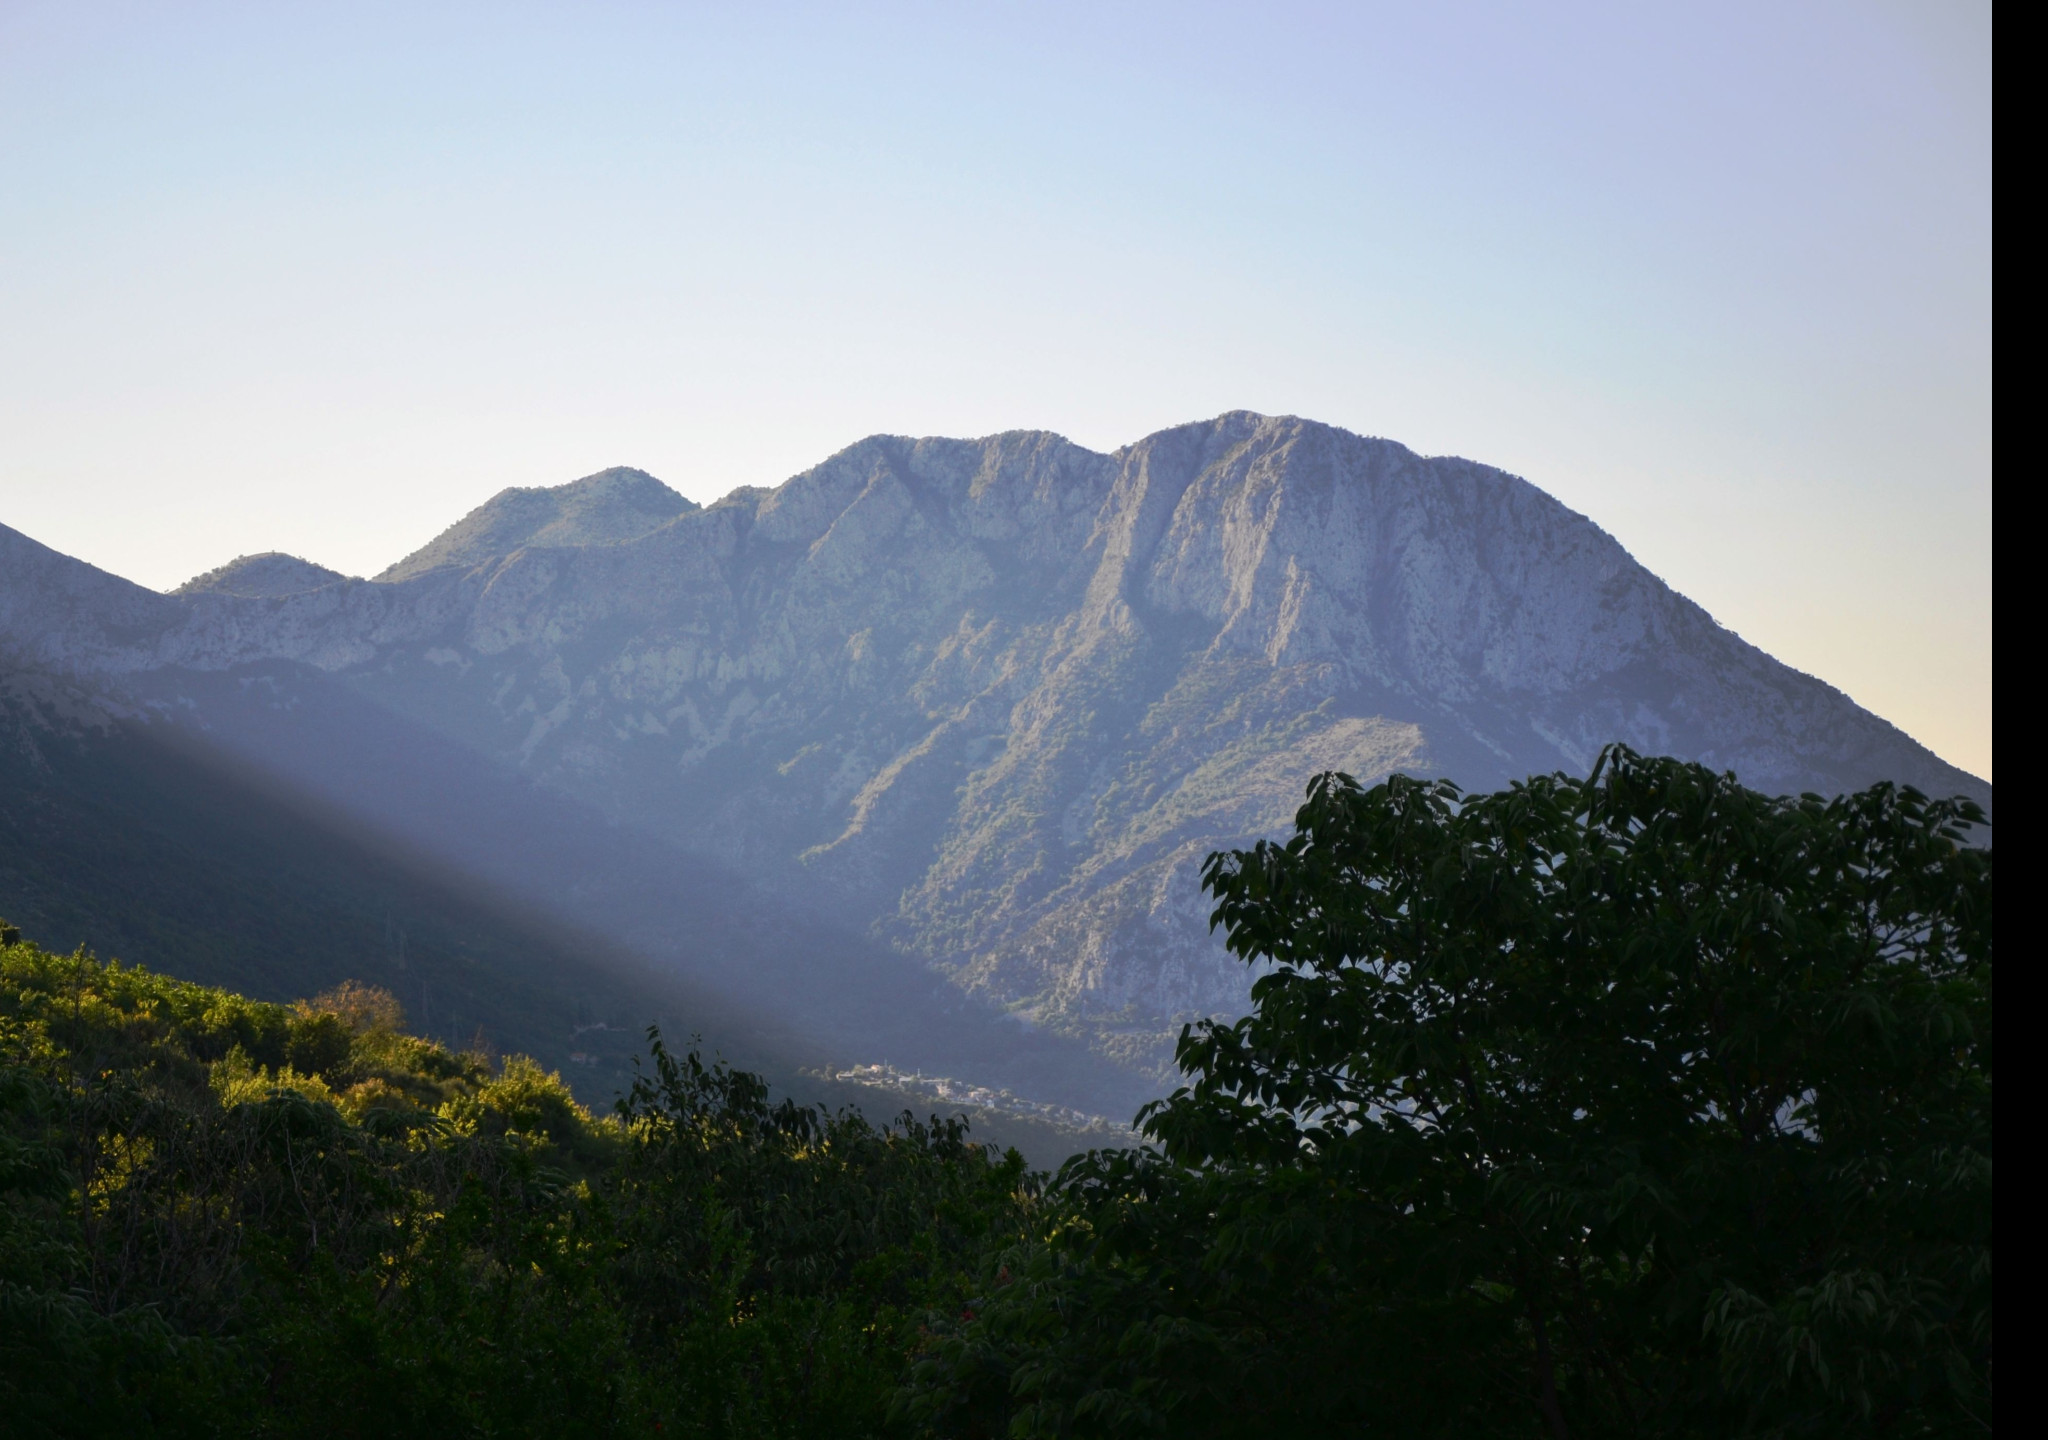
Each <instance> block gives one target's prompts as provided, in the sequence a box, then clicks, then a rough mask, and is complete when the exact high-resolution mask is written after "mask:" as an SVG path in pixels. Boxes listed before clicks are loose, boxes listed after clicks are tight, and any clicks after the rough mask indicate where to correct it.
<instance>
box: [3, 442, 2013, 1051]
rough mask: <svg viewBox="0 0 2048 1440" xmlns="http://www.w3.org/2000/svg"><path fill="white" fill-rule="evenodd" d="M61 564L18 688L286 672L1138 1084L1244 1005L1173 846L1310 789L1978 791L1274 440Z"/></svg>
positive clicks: (1734, 652) (829, 478) (1370, 458)
mask: <svg viewBox="0 0 2048 1440" xmlns="http://www.w3.org/2000/svg"><path fill="white" fill-rule="evenodd" d="M650 487H651V488H650ZM656 491H659V492H660V493H659V494H657V493H656ZM664 496H666V497H667V498H663V497H664ZM7 543H11V544H13V545H15V546H16V547H17V548H18V547H19V546H20V545H22V544H32V542H23V541H21V540H20V539H19V537H16V539H15V540H13V541H11V542H7ZM35 548H36V549H38V550H39V549H40V547H35ZM5 553H12V552H9V551H6V550H5V546H4V545H0V558H4V554H5ZM44 554H45V555H46V556H47V554H48V552H44ZM37 563H38V564H45V562H44V561H41V560H39V561H37ZM45 568H46V569H47V568H48V567H47V565H46V564H45ZM84 569H85V567H74V570H75V571H83V570H84ZM67 575H68V578H66V579H64V581H63V582H62V584H61V585H59V586H57V590H61V591H62V592H63V593H62V595H58V594H56V592H55V591H53V592H52V596H51V597H49V598H48V600H47V603H45V602H44V601H23V600H21V599H20V598H19V597H18V596H17V597H15V598H13V599H10V598H8V595H9V594H11V593H12V592H13V591H14V590H15V589H17V588H18V587H17V586H15V585H14V584H13V582H11V581H10V582H8V584H7V585H6V586H5V587H4V591H5V593H0V623H4V624H5V625H6V627H7V629H8V630H9V632H10V633H17V635H18V639H17V643H18V644H24V645H31V646H36V647H39V649H38V651H37V653H38V654H39V655H40V656H41V657H42V658H43V659H44V660H46V661H54V660H57V659H60V658H62V659H65V660H66V662H67V663H69V664H72V665H73V666H75V667H78V668H84V669H93V670H98V671H100V672H103V673H117V672H124V671H125V672H136V671H146V670H150V669H159V668H162V667H167V666H187V667H194V668H202V669H204V668H212V669H218V668H223V667H231V666H235V665H238V664H245V663H248V662H251V661H255V660H274V659H279V658H283V659H291V660H297V661H301V662H304V663H306V664H310V665H314V666H317V667H319V668H321V669H323V670H325V671H328V672H329V673H331V674H332V675H334V676H336V677H338V678H340V679H342V680H344V681H346V682H347V683H348V684H349V685H351V686H352V687H354V688H355V689H356V690H358V691H359V692H360V693H362V694H364V695H366V696H368V697H371V698H374V699H376V700H377V701H378V702H379V703H381V704H383V705H386V706H389V707H392V708H394V709H396V710H399V711H401V712H403V713H404V714H405V715H407V716H409V717H412V718H413V719H416V720H420V721H424V722H425V723H427V724H429V725H431V726H432V727H434V728H435V729H436V730H439V731H440V732H442V733H443V734H445V735H448V736H452V737H455V738H458V739H460V740H462V741H464V742H465V743H467V744H469V745H471V746H473V747H475V748H476V749H478V750H481V751H483V752H484V753H486V754H488V755H492V756H495V757H498V758H500V759H502V760H503V761H505V762H506V763H507V764H510V765H515V766H517V767H518V768H520V769H521V770H522V771H524V772H525V773H526V774H527V775H529V776H531V777H533V778H534V779H536V780H538V781H541V782H542V783H544V784H546V785H548V786H551V787H554V788H556V789H558V790H560V791H563V792H566V793H569V794H572V795H575V796H577V797H580V798H582V799H585V800H588V801H592V802H594V803H596V804H598V805H599V806H601V807H602V808H603V809H604V810H605V811H606V812H607V813H608V814H610V815H612V816H613V817H615V818H616V819H617V820H618V821H620V822H621V823H624V824H629V825H632V826H635V827H639V828H641V829H643V830H646V831H649V832H652V833H654V834H658V835H660V836H662V837H663V838H665V839H666V840H669V841H671V842H675V843H679V844H682V845H684V846H687V847H691V848H694V849H696V850H699V851H702V852H704V853H706V854H711V855H716V856H717V857H719V858H720V859H721V860H722V861H725V862H728V863H732V864H737V865H740V866H743V867H744V868H745V869H746V870H747V871H748V872H749V873H750V874H751V875H752V876H754V877H755V880H756V883H757V884H758V885H759V886H760V888H761V889H762V891H763V892H764V893H766V894H769V895H772V896H775V897H779V899H780V901H781V902H782V903H786V904H789V905H792V906H810V907H816V908H819V909H823V910H827V911H830V912H831V913H834V914H837V915H840V916H850V917H853V918H854V919H855V921H856V922H857V923H858V924H859V925H860V926H861V927H863V928H866V929H867V930H869V931H870V933H872V934H874V935H876V936H879V937H881V938H884V939H886V940H887V941H888V942H889V943H891V944H892V945H894V946H896V947H898V948H899V949H901V950H904V951H907V952H909V953H912V954H915V955H918V956H921V957H923V958H924V959H926V960H928V961H929V962H930V963H931V964H933V965H934V966H937V967H939V968H940V969H942V970H943V971H945V972H946V973H948V974H950V975H951V976H952V977H953V978H954V979H955V980H956V981H957V982H958V983H959V984H960V985H961V986H963V987H966V988H967V989H969V990H971V991H973V992H975V993H977V994H980V995H982V996H985V997H987V998H989V999H990V1000H992V1001H993V1002H995V1003H997V1004H999V1005H1001V1006H1003V1007H1006V1008H1008V1009H1010V1010H1011V1011H1013V1012H1014V1013H1015V1014H1017V1015H1018V1016H1019V1017H1020V1018H1022V1019H1025V1020H1028V1021H1032V1022H1037V1023H1043V1024H1049V1025H1053V1026H1056V1027H1059V1028H1062V1029H1069V1030H1075V1031H1079V1032H1082V1033H1085V1034H1087V1035H1088V1036H1090V1037H1091V1039H1092V1040H1093V1041H1094V1043H1096V1044H1097V1045H1098V1046H1099V1047H1101V1048H1102V1049H1104V1050H1105V1051H1107V1052H1109V1053H1111V1054H1113V1055H1116V1056H1118V1057H1120V1058H1123V1059H1125V1060H1127V1061H1129V1062H1131V1063H1134V1064H1138V1065H1140V1066H1144V1067H1151V1066H1156V1065H1158V1064H1160V1063H1161V1061H1162V1059H1163V1057H1164V1055H1165V1053H1166V1043H1167V1037H1169V1036H1170V1035H1171V1034H1172V1032H1173V1030H1174V1028H1175V1027H1176V1026H1177V1024H1178V1023H1179V1021H1180V1020H1181V1019H1183V1018H1185V1017H1187V1016H1189V1015H1192V1014H1196V1013H1208V1012H1215V1011H1227V1010H1231V1009H1233V1008H1235V1007H1237V1006H1239V1005H1241V1004H1242V1003H1243V1001H1244V996H1245V989H1246V983H1247V977H1246V975H1245V973H1244V970H1243V967H1242V966H1240V965H1238V964H1237V963H1236V962H1234V961H1231V960H1229V959H1228V958H1227V957H1225V956H1224V955H1223V954H1222V952H1221V950H1220V947H1218V946H1217V945H1216V944H1215V942H1214V941H1213V940H1212V939H1211V937H1210V936H1209V935H1208V933H1207V926H1206V907H1205V906H1204V904H1203V903H1202V897H1201V895H1200V893H1199V891H1198V887H1197V882H1196V874H1197V872H1198V870H1199V867H1200V864H1201V861H1202V858H1203V857H1204V856H1205V855H1206V854H1208V853H1209V852H1210V851H1211V850H1213V849H1216V848H1218V847H1220V846H1230V845H1237V844H1242V843H1244V842H1245V841H1247V840H1248V839H1250V838H1252V837H1254V836H1258V835H1262V834H1270V833H1273V832H1274V831H1276V830H1279V829H1281V828H1284V827H1285V826H1286V825H1287V823H1288V821H1289V819H1290V817H1291V815H1292V813H1293V810H1294V808H1295V806H1296V805H1297V804H1298V803H1299V801H1300V797H1301V791H1302V787H1303V785H1304V783H1305V782H1306V780H1307V779H1308V778H1309V776H1311V775H1313V774H1315V773H1317V772H1319V771H1322V770H1328V769H1343V770H1348V771H1350V772H1351V773H1353V774H1355V775H1357V776H1359V777H1360V778H1361V779H1367V780H1370V779H1375V778H1378V777H1380V776H1383V775H1385V774H1387V773H1389V772H1391V771H1393V770H1407V771H1411V772H1419V773H1429V774H1448V775H1450V776H1452V777H1453V778H1456V779H1458V780H1459V781H1461V782H1462V783H1465V784H1467V785H1468V786H1490V785H1495V784H1499V783H1503V782H1505V781H1506V780H1508V779H1511V778H1514V777H1518V776H1521V775H1525V774H1529V773H1531V772H1535V771H1544V770H1552V769H1558V768H1568V769H1582V768H1583V767H1585V766H1586V765H1588V764H1589V763H1590V762H1591V760H1592V757H1593V756H1594V755H1595V754H1596V753H1597V751H1598V749H1599V747H1600V746H1601V745H1603V744H1604V743H1606V742H1608V741H1610V740H1617V739H1618V740H1623V741H1626V742H1628V743H1629V744H1631V745H1634V746H1636V747H1637V748H1639V749H1643V750H1647V751H1656V752H1662V753H1671V754H1678V755H1683V756H1688V757H1693V758H1698V759H1701V760H1704V761H1706V762H1708V763H1710V764H1713V765H1716V766H1720V767H1725V768H1729V769H1733V770H1735V771H1737V772H1738V773H1739V774H1740V775H1742V776H1743V778H1744V779H1745V780H1747V781H1748V782H1749V783H1751V784H1754V785H1758V786H1761V787H1765V788H1770V789H1777V790H1785V791H1792V790H1805V789H1818V790H1823V791H1833V790H1840V789H1844V788H1849V787H1854V786H1859V785H1862V784H1865V783H1868V782H1869V781H1872V780H1875V779H1878V778H1892V779H1897V780H1901V781H1904V782H1907V783H1911V784H1914V785H1917V786H1919V787H1920V788H1922V789H1925V790H1930V791H1939V792H1948V793H1953V792H1966V793H1971V794H1974V795H1977V796H1978V797H1979V798H1980V799H1982V800H1984V801H1985V802H1986V803H1987V804H1988V802H1989V798H1990V792H1989V787H1987V786H1984V785H1982V784H1981V783H1979V782H1977V781H1975V780H1973V779H1972V778H1971V777H1969V776H1967V775H1965V774H1963V773H1962V772H1960V771H1958V770H1956V769H1954V768H1953V767H1950V766H1948V765H1945V764H1943V763H1942V762H1941V761H1940V760H1939V759H1937V758H1936V757H1935V756H1933V755H1931V754H1930V753H1928V752H1927V751H1926V750H1925V749H1923V748H1922V747H1920V746H1918V745H1917V744H1915V743H1914V742H1912V741H1911V740H1910V739H1908V738H1907V737H1906V736H1905V735H1903V734H1901V733H1900V732H1899V731H1898V730H1896V729H1895V728H1893V727H1892V726H1890V725H1888V724H1886V723H1885V722H1884V721H1882V720H1880V719H1878V718H1877V717H1875V716H1873V715H1870V714H1869V713H1868V712H1866V711H1863V710H1861V709H1859V708H1858V707H1857V706H1855V705H1854V704H1853V703H1851V702H1850V701H1849V700H1848V699H1847V698H1846V697H1845V696H1843V695H1841V694H1840V693H1839V692H1837V691H1835V690H1833V689H1832V688H1830V687H1828V686H1827V685H1825V684H1823V683H1821V682H1820V681H1818V680H1815V679H1813V678H1812V677H1810V676H1806V675H1802V674H1800V673H1798V672H1796V671H1793V670H1791V669H1789V668H1788V667H1786V666H1784V665H1781V664H1779V663H1778V662H1776V661H1774V660H1772V659H1771V658H1770V657H1769V656H1767V655H1765V654H1763V653H1762V652H1761V651H1759V650H1757V649H1755V648H1754V647H1753V646H1750V645H1748V644H1746V643H1745V642H1743V641H1742V640H1741V639H1740V638H1739V637H1737V636H1735V635H1733V634H1731V633H1730V632H1728V631H1727V630H1725V629H1722V628H1721V627H1720V626H1718V625H1716V624H1715V623H1714V621H1713V620H1712V619H1711V617H1709V616H1708V615H1707V614H1706V613H1705V612H1704V611H1702V610H1701V609H1700V608H1699V607H1698V606H1696V605H1694V604H1692V603H1691V602H1690V601H1687V600H1686V599H1684V598H1683V597H1682V596H1679V595H1677V594H1675V593H1674V592H1672V591H1671V590H1670V589H1669V587H1667V586H1665V585H1664V584H1663V583H1662V582H1661V581H1659V580H1658V579H1657V578H1656V577H1655V576H1654V575H1651V574H1650V573H1649V572H1648V571H1646V570H1644V569H1643V568H1642V567H1641V566H1640V565H1638V564H1636V563H1635V562H1634V561H1633V560H1632V559H1631V558H1630V557H1629V556H1628V554H1627V553H1626V552H1625V551H1623V549H1622V548H1621V546H1620V545H1618V544H1617V543H1616V542H1615V541H1614V540H1613V539H1612V538H1611V537H1610V536H1608V535H1607V534H1605V533H1604V532H1603V531H1601V530H1600V529H1599V528H1598V527H1597V526H1596V525H1594V524H1593V523H1592V522H1591V521H1589V520H1588V519H1586V518H1585V517H1583V516H1580V515H1577V514H1575V513H1573V512H1572V511H1570V510H1568V509H1566V508H1565V507H1564V506H1562V505H1560V504H1558V503H1557V502H1556V501H1555V500H1553V499H1551V498H1550V497H1549V496H1547V495H1545V494H1543V493H1542V492H1541V491H1539V490H1537V489H1535V488H1534V487H1533V486H1530V485H1528V484H1527V483H1525V482H1523V481H1521V480H1518V479H1516V478H1514V477H1513V476H1510V475H1507V474H1504V473H1502V472H1501V471H1498V470H1495V469H1491V468H1489V467H1487V466H1484V465H1478V464H1473V463H1471V462H1468V461H1463V460H1455V459H1430V458H1425V457H1422V456H1418V455H1415V454H1414V453H1412V452H1411V451H1409V450H1407V449H1405V448H1404V447H1402V446H1400V445H1397V444H1394V443H1392V442H1389V441H1384V440H1374V439H1367V438H1364V437H1361V436H1357V435H1353V434H1349V433H1346V432H1344V431H1341V430H1336V429H1332V428H1330V427H1327V426H1322V425H1317V424H1314V423H1311V422H1307V421H1303V420H1298V419H1292V418H1269V417H1263V416H1258V415H1251V414H1244V413H1237V414H1231V415H1225V416H1222V417H1220V418H1219V419H1217V420H1214V421H1210V422H1206V423H1203V424H1198V425H1187V426H1182V427H1179V428H1177V429H1174V430H1169V431H1165V432H1162V433H1161V434H1158V435H1154V436H1152V437H1150V438H1148V439H1146V440H1144V441H1141V442H1139V443H1138V444H1136V445H1133V446H1130V447H1128V448H1126V449H1124V450H1120V451H1118V452H1116V453H1114V454H1109V455H1103V454H1098V453H1095V452H1092V451H1088V450H1085V449H1082V448H1080V447H1078V446H1075V445H1072V444H1069V443H1067V442H1066V441H1064V440H1062V439H1060V438H1059V437H1057V436H1054V435H1048V434H1043V433H1035V432H1020V433H1012V434H1007V435H999V436H994V437H991V438H988V439H985V440H974V441H964V440H941V439H926V440H911V439H902V438H896V437H874V438H871V439H868V440H864V441H862V442H860V443H859V444H856V445H854V446H851V447H850V448H848V449H846V450H844V451H842V452H841V453H839V454H838V455H835V456H833V457H832V458H831V459H829V460H827V461H826V462H824V463H823V464H821V465H819V466H817V467H816V468H815V469H812V470H809V471H806V472H805V473H803V474H801V475H799V476H796V477H795V478H793V479H792V480H790V481H789V482H787V483H786V484H784V485H782V486H780V487H778V488H776V489H773V490H746V491H738V492H735V493H734V494H732V495H730V496H728V497H727V498H726V499H724V500H722V501H720V502H718V503H717V504H714V505H711V506H708V507H704V508H701V509H699V508H697V507H694V506H691V505H689V504H688V502H686V501H683V500H682V499H681V497H679V496H674V495H673V494H672V492H668V491H666V490H665V488H664V487H660V486H659V484H658V482H655V481H653V480H652V478H651V477H647V476H644V475H642V474H640V472H633V471H607V472H604V474H602V475H599V476H593V477H590V478H589V479H587V480H584V481H579V482H576V484H575V485H572V486H565V487H562V488H561V489H559V490H552V491H507V492H505V493H504V494H503V495H500V496H499V497H498V498H497V499H495V500H493V501H492V502H490V504H488V505H486V506H484V507H483V508H482V509H480V510H478V511H476V512H475V513H473V514H472V515H471V516H469V517H468V518H467V519H465V520H464V521H462V522H461V523H460V524H459V525H457V526H456V527H455V528H454V529H452V530H451V531H449V532H448V533H447V534H446V535H444V536H442V537H440V538H439V539H437V540H436V541H434V542H433V543H432V544H430V545H429V546H427V547H426V548H425V549H423V550H421V551H419V552H417V553H416V554H415V555H414V556H412V557H409V558H408V559H407V560H405V561H403V562H401V563H400V564H399V565H397V566H394V567H393V568H392V569H391V570H389V571H387V572H385V574H384V575H383V576H380V577H379V578H378V580H377V581H375V582H360V581H339V582H336V583H331V584H328V585H325V586H322V587H319V588H314V589H311V590H307V591H302V592H299V593H291V594H283V593H274V594H261V595H238V594H229V593H223V592H222V591H221V590H220V589H218V588H215V589H211V590H208V591H206V592H204V593H197V592H195V593H190V594H180V595H179V596H177V597H171V598H167V597H162V596H155V595H150V594H149V593H148V592H141V591H135V590H134V587H126V588H125V589H124V588H123V582H118V581H114V580H113V579H112V577H104V576H103V577H99V579H98V581H96V582H93V584H97V585H98V587H99V588H98V589H97V590H95V589H93V585H92V584H88V583H87V582H86V581H85V580H83V579H81V578H80V577H79V576H78V575H77V574H74V573H71V572H67ZM66 587H68V588H66ZM88 592H90V593H88ZM130 592H133V593H130ZM10 606H11V607H12V608H8V607H10ZM91 617H99V618H98V620H97V622H95V621H93V620H92V618H91Z"/></svg>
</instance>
